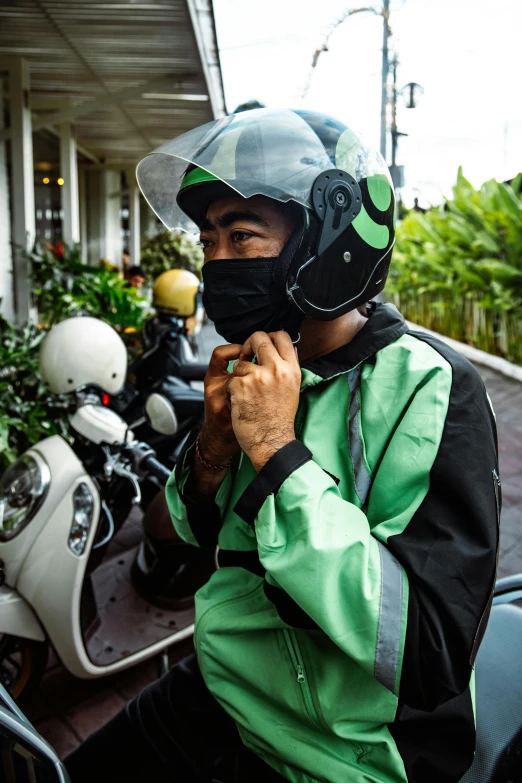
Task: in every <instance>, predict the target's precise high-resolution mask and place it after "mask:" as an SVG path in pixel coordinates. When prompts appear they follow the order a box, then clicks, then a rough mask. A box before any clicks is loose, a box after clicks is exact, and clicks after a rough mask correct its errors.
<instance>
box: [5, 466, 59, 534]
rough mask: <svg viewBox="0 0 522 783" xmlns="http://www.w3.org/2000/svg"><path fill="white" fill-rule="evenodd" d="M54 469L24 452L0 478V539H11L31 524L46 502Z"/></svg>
mask: <svg viewBox="0 0 522 783" xmlns="http://www.w3.org/2000/svg"><path fill="white" fill-rule="evenodd" d="M50 481H51V472H50V470H49V466H48V465H47V463H46V462H45V460H44V459H43V457H40V456H39V457H38V460H37V459H36V458H35V457H33V456H31V455H30V454H24V456H23V457H21V458H20V459H19V460H17V462H15V463H14V464H13V465H11V466H10V467H9V468H8V469H7V470H6V471H5V473H4V474H3V475H2V478H0V541H9V540H10V539H11V538H14V537H15V536H17V535H18V533H20V532H21V531H22V530H23V529H24V527H25V526H26V525H28V524H29V522H30V521H31V519H32V518H33V517H34V515H35V514H36V512H37V511H38V509H39V508H40V506H41V505H42V503H43V500H44V498H45V495H46V494H47V490H48V489H49V484H50Z"/></svg>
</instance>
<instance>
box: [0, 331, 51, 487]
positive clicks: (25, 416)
mask: <svg viewBox="0 0 522 783" xmlns="http://www.w3.org/2000/svg"><path fill="white" fill-rule="evenodd" d="M44 336H45V331H44V330H39V329H38V328H37V327H36V326H34V325H32V324H28V325H27V326H25V327H23V328H22V329H16V328H15V327H14V326H13V325H12V324H10V323H9V322H8V321H6V320H5V318H3V317H1V316H0V472H1V471H3V470H5V468H7V467H8V465H10V464H11V463H12V462H14V461H15V459H17V457H18V456H19V455H20V454H22V453H23V452H24V451H25V450H26V449H27V448H29V446H30V445H31V444H33V443H37V442H38V441H39V440H42V438H47V437H48V436H49V435H53V434H56V433H60V434H64V428H63V424H62V414H61V413H60V412H58V411H57V409H56V408H53V407H51V406H49V405H48V403H47V400H46V391H45V388H44V386H43V383H42V381H41V378H40V375H39V372H38V348H39V346H40V343H41V341H42V340H43V338H44Z"/></svg>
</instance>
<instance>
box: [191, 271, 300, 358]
mask: <svg viewBox="0 0 522 783" xmlns="http://www.w3.org/2000/svg"><path fill="white" fill-rule="evenodd" d="M278 261H279V256H277V257H276V258H244V259H241V258H238V259H234V260H228V259H226V260H222V259H219V260H216V261H209V262H208V263H206V264H205V266H204V267H203V283H204V290H203V306H204V307H205V310H206V311H207V314H208V317H209V318H210V319H211V320H212V321H214V325H215V327H216V331H217V332H218V334H220V335H221V337H223V338H224V339H225V340H227V341H228V342H229V343H244V342H245V340H247V339H248V338H249V337H250V336H251V335H252V334H253V333H254V332H257V331H263V332H270V331H276V330H277V329H281V327H282V326H283V325H284V323H285V321H286V318H287V316H288V312H289V302H288V300H287V299H286V297H285V296H284V288H283V287H276V285H275V282H274V270H275V268H276V264H277V263H278Z"/></svg>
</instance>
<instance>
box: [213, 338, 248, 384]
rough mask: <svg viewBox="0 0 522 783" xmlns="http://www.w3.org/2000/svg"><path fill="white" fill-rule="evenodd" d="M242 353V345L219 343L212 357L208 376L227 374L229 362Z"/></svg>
mask: <svg viewBox="0 0 522 783" xmlns="http://www.w3.org/2000/svg"><path fill="white" fill-rule="evenodd" d="M240 353H241V346H240V345H235V344H234V345H218V347H217V348H215V349H214V351H213V352H212V356H211V357H210V362H209V365H208V372H207V376H208V375H211V376H213V377H219V376H222V375H227V374H228V365H229V362H232V361H234V359H238V358H239V354H240Z"/></svg>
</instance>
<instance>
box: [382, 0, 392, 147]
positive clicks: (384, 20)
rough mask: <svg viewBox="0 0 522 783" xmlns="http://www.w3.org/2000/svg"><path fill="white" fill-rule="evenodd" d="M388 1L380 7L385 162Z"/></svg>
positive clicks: (385, 0) (384, 1)
mask: <svg viewBox="0 0 522 783" xmlns="http://www.w3.org/2000/svg"><path fill="white" fill-rule="evenodd" d="M389 21H390V0H383V7H382V90H381V155H382V157H383V158H384V160H386V134H387V131H388V128H387V122H386V109H387V106H388V73H389V70H390V62H389V59H388V38H389V37H390V24H389Z"/></svg>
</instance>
